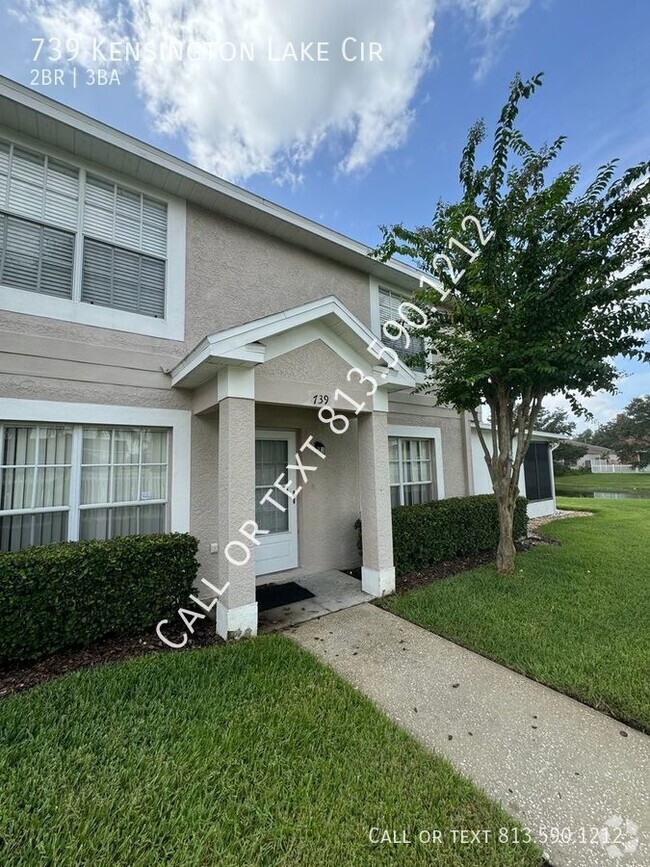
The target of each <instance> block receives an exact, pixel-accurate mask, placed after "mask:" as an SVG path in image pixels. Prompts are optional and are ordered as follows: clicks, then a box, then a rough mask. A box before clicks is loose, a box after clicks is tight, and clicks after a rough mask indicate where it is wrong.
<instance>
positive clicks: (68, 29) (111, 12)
mask: <svg viewBox="0 0 650 867" xmlns="http://www.w3.org/2000/svg"><path fill="white" fill-rule="evenodd" d="M9 3H10V9H11V10H12V11H10V13H9V14H8V15H7V14H4V15H3V18H4V20H3V24H4V25H5V26H3V28H2V30H1V32H0V71H1V72H2V73H3V74H4V75H7V76H9V77H11V78H13V79H15V80H17V81H20V82H22V83H23V84H27V85H29V84H30V83H31V82H32V80H33V78H34V73H33V72H32V70H34V69H40V68H44V67H48V66H49V67H58V68H62V69H64V70H65V75H66V79H65V82H66V83H65V84H63V85H61V84H59V85H56V86H53V85H51V86H43V85H42V84H41V86H38V87H36V88H35V89H37V90H39V91H40V92H42V93H45V94H46V95H48V96H50V97H52V98H54V99H58V100H59V101H61V102H64V103H67V104H69V105H72V106H74V107H75V108H78V109H80V110H82V111H84V112H87V113H88V114H91V115H93V116H95V117H97V118H99V119H101V120H103V121H105V122H106V123H109V124H111V125H113V126H115V127H117V128H119V129H121V130H124V131H125V132H128V133H130V134H132V135H135V136H137V137H139V138H142V139H144V140H146V141H148V142H151V143H152V144H155V145H157V146H159V147H161V148H163V149H165V150H167V151H170V152H172V153H175V154H177V155H178V156H181V157H183V158H186V159H189V160H190V161H193V162H197V163H200V164H202V165H203V166H204V167H207V168H209V169H212V170H215V171H218V172H219V173H220V174H222V175H226V176H228V177H230V179H233V180H236V181H237V182H239V183H241V184H242V186H245V187H247V188H248V189H250V190H252V191H254V192H256V193H258V194H260V195H262V196H264V197H266V198H269V199H272V200H274V201H276V202H278V203H280V204H282V205H284V206H286V207H288V208H290V209H292V210H294V211H298V212H300V213H302V214H305V215H307V216H309V217H311V218H313V219H315V220H318V221H319V222H322V223H325V224H326V225H328V226H331V227H333V228H335V229H338V230H340V231H341V232H344V233H345V234H347V235H350V236H352V237H354V238H357V239H359V240H361V241H364V242H366V243H369V244H373V243H375V242H376V241H377V240H378V238H379V232H378V229H377V226H378V225H379V224H381V223H390V222H398V221H403V222H405V223H406V224H410V225H414V224H420V223H426V222H428V220H429V218H430V215H431V213H432V210H433V207H434V205H435V202H436V200H437V199H438V198H439V197H442V198H451V197H454V196H455V194H456V192H457V181H456V177H457V167H458V158H459V155H460V150H461V148H462V146H463V143H464V141H465V136H466V132H467V129H468V127H469V126H470V124H471V123H472V122H473V121H474V120H476V119H477V118H479V117H484V118H485V119H486V121H487V122H488V124H489V125H491V124H492V123H493V121H494V120H495V117H496V116H497V114H498V111H499V108H500V106H501V104H502V103H503V100H504V98H505V95H506V93H507V88H508V83H509V81H510V80H511V78H512V76H513V74H514V73H515V72H516V71H517V70H519V71H521V73H522V74H523V75H524V76H528V75H531V74H533V73H535V72H538V71H540V70H543V71H544V72H545V80H544V86H543V87H542V89H541V90H540V91H539V92H538V93H537V94H536V95H535V97H534V98H533V100H531V101H530V102H528V103H526V104H525V106H524V109H523V112H522V117H521V122H522V126H523V128H524V131H525V133H526V134H527V136H528V138H529V139H530V140H531V141H532V142H533V143H542V142H543V141H547V140H550V139H553V138H555V137H556V136H557V135H559V134H565V135H567V136H568V141H567V144H566V146H565V151H564V156H563V158H562V161H561V163H559V164H558V168H561V166H562V165H565V164H567V163H575V162H578V163H581V164H582V165H583V168H584V177H585V178H589V177H590V176H591V175H592V174H593V172H594V170H595V168H596V167H597V166H598V165H600V164H601V163H603V162H605V161H606V160H608V159H610V158H611V157H614V156H618V157H620V158H621V159H622V161H623V163H624V164H631V163H634V162H637V161H639V160H641V159H644V158H647V157H648V155H649V154H650V73H649V72H648V61H647V56H648V43H649V38H650V4H648V3H646V2H644V0H626V2H622V3H618V4H612V3H611V2H605V0H591V2H589V3H586V2H581V0H562V2H560V0H546V2H543V0H438V2H434V0H403V3H402V4H401V6H400V5H399V4H395V3H393V2H390V3H389V2H388V0H374V2H371V0H357V3H356V4H350V3H349V2H343V0H328V2H327V3H325V2H321V3H316V4H312V7H313V8H311V9H309V11H306V10H305V9H303V7H306V6H307V5H308V4H304V3H301V4H297V0H284V2H283V0H277V2H276V3H275V6H274V9H273V10H272V11H273V14H271V12H270V11H269V10H270V7H269V10H267V12H268V18H267V19H266V20H265V19H264V14H263V13H261V14H259V15H258V16H257V19H256V20H255V22H254V27H253V24H251V25H250V26H248V25H245V23H244V24H243V23H242V21H244V22H246V21H250V18H251V9H252V8H255V7H256V8H257V9H260V8H263V7H265V6H267V4H265V3H263V2H262V3H260V4H251V2H250V0H233V2H229V3H228V4H226V5H227V7H228V11H226V10H225V9H223V10H220V9H219V6H220V4H219V3H218V2H217V3H214V2H211V3H208V0H188V2H187V3H186V4H185V12H184V13H183V15H184V18H183V19H182V20H180V21H178V20H172V21H170V20H169V17H168V16H169V14H170V13H169V7H170V4H168V3H164V2H163V0H150V3H149V10H148V11H149V13H150V14H149V16H148V18H147V20H146V21H143V20H142V19H141V18H140V19H138V18H137V13H136V12H134V11H133V10H134V9H135V8H136V7H135V5H131V4H130V2H129V0H125V2H124V5H122V6H120V7H119V8H118V7H117V6H116V4H115V3H114V2H113V0H94V2H91V0H87V2H84V0H57V2H56V3H52V2H50V0H30V2H29V3H28V2H27V0H9ZM296 4H297V5H296ZM171 5H173V4H171ZM221 5H222V6H223V4H221ZM350 6H354V7H355V8H354V9H352V10H350V9H349V8H348V7H350ZM215 7H216V8H217V11H215ZM364 7H365V8H364ZM5 8H6V7H5ZM396 9H397V12H396V11H395V10H396ZM400 9H401V12H400ZM280 12H283V13H286V14H285V15H284V17H283V15H282V14H280ZM229 15H234V16H235V18H234V19H233V18H229V17H228V16H229ZM373 15H374V16H375V17H374V18H373ZM391 16H393V17H391ZM395 16H397V17H395ZM400 16H401V17H400ZM170 28H171V30H172V32H175V33H178V34H180V38H181V39H186V38H188V34H189V38H198V37H197V36H196V34H201V35H203V34H204V33H205V31H206V30H211V32H212V33H215V32H217V31H219V29H220V28H221V29H222V30H223V33H224V37H223V38H224V39H226V38H227V39H232V40H233V41H235V39H239V40H248V39H253V38H255V39H258V38H260V39H261V38H262V36H264V39H266V31H267V30H268V32H269V33H273V35H274V38H275V39H276V43H277V46H278V47H277V50H279V46H281V45H284V43H285V42H286V40H287V39H291V40H292V41H294V42H296V41H297V40H298V39H304V40H305V41H307V40H319V39H323V40H328V41H329V42H330V53H331V54H332V61H334V59H335V57H336V59H337V62H328V63H306V62H303V63H287V62H284V63H282V64H275V65H272V64H271V65H267V66H266V67H264V66H263V65H262V64H259V63H246V62H243V61H235V62H233V63H227V64H226V63H222V64H221V67H220V69H219V71H217V72H215V71H214V70H215V67H214V64H213V65H212V66H209V65H208V64H204V65H203V66H202V67H200V68H199V69H198V70H195V71H194V72H192V74H188V75H181V74H179V72H180V70H179V68H178V64H177V65H176V67H174V65H173V64H168V66H167V68H165V65H164V64H160V63H152V64H149V65H146V64H144V63H141V64H133V63H131V64H126V63H125V64H114V65H113V66H112V67H110V68H115V69H117V70H118V72H119V76H120V84H119V85H117V84H115V85H113V86H105V87H98V86H86V85H82V84H78V86H77V87H76V88H74V89H73V88H72V87H71V81H70V77H69V73H70V70H71V69H72V68H73V66H74V64H65V63H64V62H58V63H57V62H48V61H47V59H45V62H42V61H39V62H34V61H33V52H34V50H35V45H36V44H35V43H32V41H31V40H32V39H33V38H34V37H41V36H43V37H46V38H62V39H64V40H65V39H66V38H70V37H71V36H72V37H75V38H78V39H79V42H80V45H82V46H83V45H84V44H86V43H84V39H85V40H88V39H90V35H91V34H99V35H101V36H106V37H107V38H110V37H113V38H122V37H123V36H124V35H125V34H126V35H127V37H128V38H131V39H138V40H145V39H146V40H147V41H150V40H152V39H156V38H158V37H160V35H161V34H162V33H163V32H167V31H168V30H169V29H170ZM174 28H176V29H174ZM265 28H266V29H265ZM349 33H353V34H355V35H356V36H357V37H358V38H359V39H364V40H368V41H369V40H372V39H377V40H379V41H381V42H382V44H383V48H384V61H383V63H382V64H381V65H380V64H378V63H375V64H374V66H373V65H372V64H370V63H367V62H364V63H360V62H357V63H348V64H344V63H341V62H338V61H339V60H340V58H339V57H338V48H339V45H340V41H341V40H340V37H341V36H344V35H345V34H349ZM260 44H261V43H260ZM46 45H47V44H46ZM88 50H89V49H88ZM260 56H261V55H260ZM80 59H82V60H84V65H86V66H88V65H90V66H93V65H94V66H97V65H98V63H97V62H96V60H97V59H96V58H94V59H93V58H88V57H87V56H86V57H85V58H84V57H80ZM256 60H257V58H256ZM79 70H80V72H82V73H83V72H84V70H83V69H82V68H81V67H79ZM621 368H622V369H623V370H625V371H626V372H627V373H628V374H631V375H630V376H628V377H627V378H626V379H624V380H622V382H621V394H620V395H618V396H609V395H599V396H596V397H594V398H593V399H592V400H591V401H589V406H590V408H591V409H592V411H593V412H594V413H595V415H596V418H597V420H598V421H604V420H606V419H607V418H609V417H611V415H612V414H613V413H614V412H615V411H616V410H617V409H619V408H621V407H622V406H623V405H624V404H625V403H626V402H628V401H629V400H630V399H631V397H634V396H635V395H637V394H639V393H647V392H650V373H649V372H648V369H647V365H646V366H641V365H638V364H621ZM556 403H557V402H556ZM581 426H582V423H581Z"/></svg>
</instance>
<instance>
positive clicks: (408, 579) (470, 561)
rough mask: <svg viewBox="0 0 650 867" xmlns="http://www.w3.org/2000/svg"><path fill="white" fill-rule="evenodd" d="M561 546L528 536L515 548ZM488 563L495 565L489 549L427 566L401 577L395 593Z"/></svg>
mask: <svg viewBox="0 0 650 867" xmlns="http://www.w3.org/2000/svg"><path fill="white" fill-rule="evenodd" d="M559 544H560V543H559V542H558V541H557V539H551V538H550V537H548V536H528V537H527V538H526V539H521V540H520V541H519V542H517V543H516V544H515V547H516V548H517V551H528V550H530V549H531V548H532V547H534V546H535V545H559ZM488 563H494V551H493V550H491V549H489V548H488V549H487V550H486V551H479V552H478V553H476V554H469V555H468V556H467V557H454V559H453V560H445V561H443V562H442V563H435V564H434V565H433V566H427V568H426V569H422V570H421V571H418V572H409V573H408V574H406V575H400V576H399V577H398V578H397V581H396V584H397V586H396V589H395V593H396V595H397V596H402V594H404V593H407V592H408V591H409V590H413V589H415V588H416V587H424V586H425V585H426V584H431V583H433V582H434V581H442V580H443V579H444V578H451V576H452V575H458V574H459V573H460V572H467V571H468V570H469V569H475V568H476V567H477V566H485V565H486V564H488Z"/></svg>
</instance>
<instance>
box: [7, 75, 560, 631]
mask: <svg viewBox="0 0 650 867" xmlns="http://www.w3.org/2000/svg"><path fill="white" fill-rule="evenodd" d="M420 277H421V274H420V272H418V271H417V270H416V269H414V268H413V267H410V266H408V265H406V264H402V263H400V262H391V263H387V264H386V263H381V262H378V261H376V260H374V259H372V258H370V257H369V256H368V248H366V247H365V246H363V245H362V244H359V243H357V242H355V241H352V240H350V239H349V238H347V237H344V236H342V235H340V234H338V233H337V232H335V231H332V230H331V229H327V228H325V227H323V226H321V225H318V224H317V223H314V222H312V221H311V220H308V219H305V218H304V217H301V216H299V215H297V214H294V213H292V212H290V211H288V210H285V209H283V208H281V207H279V206H277V205H274V204H273V203H271V202H268V201H266V200H264V199H262V198H259V197H257V196H255V195H252V194H251V193H248V192H246V191H245V190H243V189H241V188H239V187H237V186H234V185H232V184H230V183H226V182H225V181H222V180H220V179H219V178H217V177H215V176H213V175H211V174H209V173H207V172H205V171H202V170H200V169H198V168H196V167H194V166H192V165H189V164H187V163H185V162H183V161H182V160H180V159H177V158H176V157H173V156H170V155H168V154H166V153H163V152H161V151H160V150H157V149H156V148H153V147H150V146H149V145H146V144H144V143H142V142H140V141H136V140H135V139H133V138H131V137H129V136H128V135H124V134H123V133H120V132H118V131H116V130H115V129H112V128H110V127H108V126H106V125H104V124H102V123H99V122H97V121H96V120H93V119H92V118H90V117H87V116H84V115H82V114H80V113H78V112H76V111H73V110H72V109H70V108H67V107H65V106H63V105H60V104H58V103H56V102H53V101H52V100H50V99H48V98H46V97H44V96H42V95H40V94H37V93H35V92H33V91H32V90H29V89H27V88H25V87H22V86H20V85H18V84H15V83H13V82H11V81H9V80H7V79H0V550H2V551H12V550H18V549H20V548H24V547H28V546H31V545H40V544H48V543H53V542H59V541H65V540H70V541H74V540H79V539H106V538H110V537H114V536H118V535H126V534H138V533H155V532H163V531H189V532H191V533H193V534H194V535H195V536H196V537H197V538H198V539H199V542H200V547H199V558H200V562H201V569H200V576H201V577H202V578H205V579H206V580H207V581H209V582H211V583H212V584H213V585H214V586H215V587H218V588H222V587H224V586H225V585H226V583H227V582H229V586H228V589H227V590H226V592H225V593H224V594H223V596H221V598H220V601H219V605H218V606H217V611H218V615H217V629H218V631H219V633H220V634H221V635H223V636H229V635H239V634H254V633H255V632H256V629H257V604H256V586H257V585H259V584H260V583H264V582H268V581H269V580H273V581H282V580H285V579H289V578H292V577H297V576H304V575H317V574H319V573H321V572H324V571H327V570H333V569H345V568H350V567H354V566H357V565H359V554H358V552H357V547H356V531H355V529H354V524H355V521H356V519H357V518H358V517H359V515H360V516H361V518H362V522H363V563H362V587H363V590H364V591H365V592H367V593H369V594H372V595H379V594H383V593H387V592H390V591H391V590H392V589H393V587H394V581H395V572H394V568H393V557H392V540H391V506H394V505H399V504H412V503H419V502H426V501H429V500H432V499H436V498H442V497H449V496H458V495H466V494H472V493H475V492H476V493H478V492H482V491H485V490H489V483H488V481H487V474H486V469H485V466H484V464H483V461H482V458H481V457H480V455H479V454H478V452H477V449H476V442H474V441H473V440H474V438H475V437H474V436H473V434H472V429H471V425H470V422H469V419H468V418H467V417H464V416H460V415H458V414H457V413H456V412H455V411H453V410H450V409H446V408H444V407H440V406H436V405H435V401H434V398H433V397H432V396H430V395H426V394H413V389H414V387H415V386H416V385H417V383H418V381H420V380H421V377H422V374H421V373H419V372H418V371H417V370H414V369H412V368H410V367H409V366H408V365H406V364H405V363H404V362H403V354H404V351H412V350H413V347H411V350H406V349H405V348H404V351H402V350H401V349H400V347H399V346H398V345H397V344H396V343H391V342H390V341H388V340H386V338H385V337H384V338H382V340H383V343H382V342H381V340H380V336H381V334H382V330H381V324H382V323H383V322H385V321H386V320H388V319H390V318H391V317H392V318H394V317H395V316H396V314H398V311H399V310H400V304H402V302H403V301H404V300H405V299H407V298H408V297H409V296H410V295H411V294H412V293H413V292H414V291H415V290H416V289H417V288H418V287H419V281H420ZM402 309H404V308H402ZM413 340H414V344H415V349H416V350H419V347H418V345H417V338H416V337H414V338H413ZM384 345H385V346H386V347H387V349H385V348H384ZM395 348H397V350H398V352H399V356H400V357H397V356H395V355H394V353H393V352H392V351H389V350H390V349H395ZM531 455H532V457H531V459H530V460H529V461H528V462H527V466H526V472H525V480H524V478H523V477H522V486H521V487H522V492H524V491H525V493H527V495H528V497H529V498H530V499H531V500H534V501H535V502H534V503H533V504H532V505H533V508H532V509H531V511H534V510H535V509H536V511H537V513H538V514H539V513H542V512H544V511H552V510H553V509H554V507H555V504H554V498H553V482H552V472H551V469H550V462H549V446H548V444H547V443H545V442H540V443H539V444H538V446H536V447H535V448H534V449H532V450H531Z"/></svg>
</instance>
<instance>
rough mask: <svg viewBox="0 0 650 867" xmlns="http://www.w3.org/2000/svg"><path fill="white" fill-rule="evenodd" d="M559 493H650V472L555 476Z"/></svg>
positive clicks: (556, 488)
mask: <svg viewBox="0 0 650 867" xmlns="http://www.w3.org/2000/svg"><path fill="white" fill-rule="evenodd" d="M555 490H556V492H557V493H558V494H562V493H563V492H566V493H567V494H569V495H570V494H571V493H573V492H574V491H584V492H585V493H588V492H593V491H605V492H607V491H612V492H615V493H619V494H625V493H628V492H631V491H639V492H643V493H648V494H650V473H580V474H576V475H568V476H556V477H555Z"/></svg>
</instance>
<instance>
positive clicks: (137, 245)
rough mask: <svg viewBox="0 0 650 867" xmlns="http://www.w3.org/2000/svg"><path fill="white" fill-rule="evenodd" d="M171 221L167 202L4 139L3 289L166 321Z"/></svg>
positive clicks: (0, 164)
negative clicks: (77, 253)
mask: <svg viewBox="0 0 650 867" xmlns="http://www.w3.org/2000/svg"><path fill="white" fill-rule="evenodd" d="M167 221H168V213H167V204H166V203H165V202H160V201H157V200H156V199H153V198H151V197H150V196H146V195H144V194H143V193H140V192H136V191H134V190H130V189H127V188H126V187H123V186H121V185H119V184H116V183H112V182H110V181H107V180H104V179H103V178H100V177H97V176H95V175H93V174H90V173H86V172H85V171H84V170H83V169H77V168H74V167H72V166H68V165H65V164H64V163H61V162H59V161H58V160H55V159H53V158H51V157H49V156H46V155H42V154H37V153H34V152H32V151H29V150H27V149H24V148H22V147H19V146H18V145H14V144H11V143H9V142H4V141H0V285H2V286H7V287H11V288H13V289H25V290H28V291H30V292H37V293H42V294H45V295H53V296H55V297H58V298H66V299H68V300H75V301H81V302H84V303H87V304H93V305H98V306H102V307H110V308H113V309H116V310H124V311H127V312H130V313H136V314H139V315H142V316H151V317H155V318H160V319H162V318H164V317H165V300H166V279H167ZM77 244H78V245H81V246H82V249H81V254H80V262H79V265H80V267H76V266H75V248H76V245H77Z"/></svg>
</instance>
